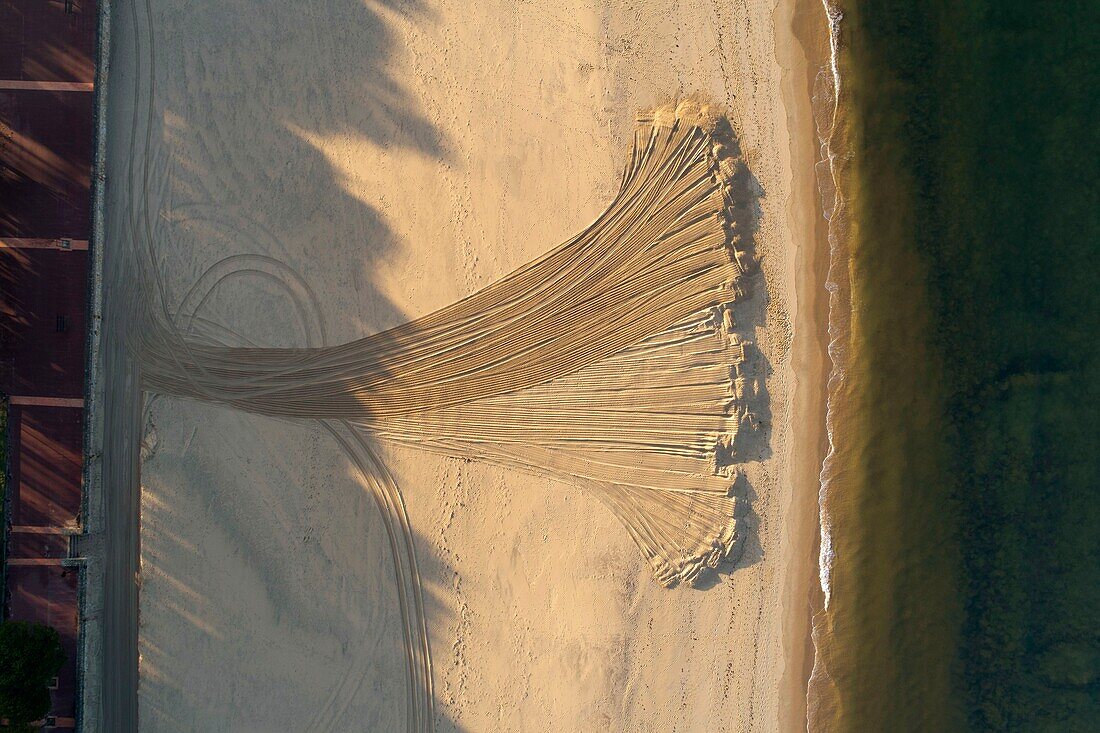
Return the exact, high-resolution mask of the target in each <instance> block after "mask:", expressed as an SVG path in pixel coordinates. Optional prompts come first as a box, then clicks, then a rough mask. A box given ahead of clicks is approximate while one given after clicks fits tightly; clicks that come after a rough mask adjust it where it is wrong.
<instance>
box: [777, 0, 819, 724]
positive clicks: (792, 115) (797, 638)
mask: <svg viewBox="0 0 1100 733" xmlns="http://www.w3.org/2000/svg"><path fill="white" fill-rule="evenodd" d="M774 18H775V22H776V48H777V52H776V55H777V59H778V61H779V63H780V65H781V66H782V68H783V81H782V99H781V102H782V104H783V107H784V110H785V111H786V112H787V120H788V123H787V124H788V132H789V135H790V139H789V145H790V159H791V166H790V167H791V176H792V194H791V200H790V205H789V209H788V220H789V222H790V226H791V229H792V231H793V232H795V233H796V241H797V242H799V246H798V248H797V251H796V254H795V262H794V273H793V276H794V283H793V289H792V292H793V293H794V304H793V305H794V307H793V308H792V315H793V318H794V337H793V341H792V345H791V372H792V378H793V384H794V397H793V400H792V408H791V409H792V428H796V427H797V429H794V430H793V435H794V440H793V446H792V451H791V469H790V470H791V479H792V482H793V491H792V496H791V501H790V507H789V510H788V515H787V519H786V526H787V533H788V536H789V540H790V543H791V548H790V552H791V553H792V554H791V556H790V557H789V558H787V562H788V564H789V569H788V573H787V575H788V577H787V582H786V588H785V589H784V594H785V596H784V602H783V606H784V609H785V613H784V616H785V618H784V622H783V623H784V634H783V638H784V646H785V650H784V656H785V669H784V673H783V676H782V681H781V684H782V691H781V693H780V695H781V701H782V703H781V706H780V720H779V727H780V729H781V730H806V729H807V725H808V717H807V716H808V707H807V695H808V692H809V689H808V685H809V682H810V677H811V673H812V671H813V668H814V661H815V651H814V644H813V637H812V629H813V625H812V615H813V611H814V609H815V608H818V607H819V606H820V601H821V596H822V592H821V586H820V583H819V580H818V573H817V568H818V565H817V557H818V551H819V546H820V535H819V508H820V507H819V491H820V473H821V466H822V462H823V461H824V459H825V456H826V453H827V450H828V438H827V434H826V426H825V418H826V398H827V383H828V379H829V374H830V372H831V361H830V359H829V355H828V339H829V334H828V327H829V296H828V293H827V291H826V288H825V283H826V279H827V277H828V271H829V265H830V259H831V258H830V246H829V227H828V221H827V220H826V218H825V216H824V211H823V208H822V199H821V195H820V192H819V190H818V181H817V176H816V166H817V163H818V157H819V155H818V151H819V145H818V138H817V131H816V129H815V125H814V111H813V106H812V97H813V91H814V85H815V80H816V79H817V76H818V74H819V73H820V71H821V69H822V68H824V67H825V65H826V64H827V63H828V27H827V25H826V22H825V16H824V14H823V9H822V6H821V5H820V3H818V2H815V1H813V0H782V1H781V2H780V3H778V4H777V6H776V10H775V15H774Z"/></svg>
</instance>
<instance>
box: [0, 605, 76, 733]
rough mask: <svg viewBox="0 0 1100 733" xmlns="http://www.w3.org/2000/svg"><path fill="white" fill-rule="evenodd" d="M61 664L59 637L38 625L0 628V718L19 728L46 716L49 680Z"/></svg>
mask: <svg viewBox="0 0 1100 733" xmlns="http://www.w3.org/2000/svg"><path fill="white" fill-rule="evenodd" d="M64 663H65V652H64V651H63V650H62V649H61V637H60V636H59V635H58V633H57V631H55V630H54V629H52V628H50V627H49V626H44V625H42V624H35V623H28V622H25V621H5V622H3V623H2V624H0V717H4V718H7V719H8V722H9V724H10V725H13V726H22V725H26V724H27V723H29V722H31V721H33V720H40V719H42V718H44V717H45V716H46V714H47V713H49V712H50V691H49V689H48V685H49V682H50V680H51V679H52V678H53V677H54V676H55V675H57V672H58V670H60V669H61V665H62V664H64Z"/></svg>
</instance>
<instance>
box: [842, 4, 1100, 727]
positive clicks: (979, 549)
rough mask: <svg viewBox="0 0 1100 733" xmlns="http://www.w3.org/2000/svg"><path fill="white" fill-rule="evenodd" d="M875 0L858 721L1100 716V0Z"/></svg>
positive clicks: (856, 296) (856, 630)
mask: <svg viewBox="0 0 1100 733" xmlns="http://www.w3.org/2000/svg"><path fill="white" fill-rule="evenodd" d="M853 5H854V7H851V6H850V7H848V8H846V18H845V21H844V23H843V26H842V27H843V33H844V38H845V39H846V43H847V45H846V50H845V52H844V55H843V58H842V69H843V72H842V73H843V77H844V80H845V84H846V85H847V93H848V96H847V99H846V110H847V113H848V116H849V123H850V126H849V129H850V134H849V139H848V143H849V148H850V150H851V151H852V152H853V153H854V157H853V163H852V165H851V167H850V169H849V173H850V175H851V178H850V186H851V189H850V193H851V203H852V209H851V214H852V227H853V239H852V242H853V244H852V266H851V277H852V296H853V304H854V306H853V327H852V339H853V340H852V343H853V346H854V348H855V353H854V355H853V357H852V365H851V370H850V372H851V373H850V378H849V380H848V383H847V386H846V389H847V391H848V394H847V400H846V405H847V406H846V408H845V420H844V421H843V422H844V425H843V428H844V435H843V440H844V441H846V448H845V450H844V453H843V456H842V459H843V460H842V465H841V470H842V471H843V473H844V481H843V483H844V486H845V489H846V492H847V493H846V495H845V496H844V497H842V498H841V499H839V500H838V502H839V505H838V511H837V512H836V513H835V514H836V522H835V524H836V526H835V542H836V546H837V558H838V559H837V564H836V570H835V574H834V580H833V589H834V591H833V592H834V595H835V596H836V597H837V606H836V610H835V614H834V616H835V619H834V621H833V624H834V627H835V636H836V641H837V646H838V651H837V652H836V654H835V656H836V661H835V663H834V664H832V665H831V667H832V672H833V677H834V680H835V683H836V684H837V689H838V694H839V706H840V711H839V716H838V718H837V719H838V720H840V721H842V723H841V724H840V725H837V726H836V727H838V728H842V729H846V730H858V731H867V730H1020V731H1042V730H1052V731H1053V730H1057V731H1073V730H1082V731H1083V730H1097V729H1100V488H1098V486H1100V438H1098V434H1100V413H1098V410H1100V387H1098V385H1100V349H1098V345H1100V297H1098V293H1100V268H1098V266H1097V258H1098V257H1100V180H1098V176H1097V171H1098V170H1100V144H1098V143H1100V134H1098V130H1100V104H1098V101H1100V91H1098V90H1100V3H1096V2H1058V3H1033V2H1021V1H1019V0H1005V1H1000V2H997V1H994V0H970V1H966V2H964V1H963V0H958V1H956V2H946V1H936V2H921V3H917V2H913V1H912V0H905V1H904V2H902V1H900V0H859V1H858V2H856V3H854V4H853Z"/></svg>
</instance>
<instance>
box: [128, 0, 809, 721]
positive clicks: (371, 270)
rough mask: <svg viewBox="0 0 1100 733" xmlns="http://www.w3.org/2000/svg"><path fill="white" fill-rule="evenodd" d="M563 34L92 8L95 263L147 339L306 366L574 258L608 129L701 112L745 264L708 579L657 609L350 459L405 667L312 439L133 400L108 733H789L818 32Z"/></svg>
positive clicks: (733, 22) (351, 5)
mask: <svg viewBox="0 0 1100 733" xmlns="http://www.w3.org/2000/svg"><path fill="white" fill-rule="evenodd" d="M595 5H596V4H595V3H588V2H583V1H580V0H557V1H553V0H552V1H551V2H540V3H528V2H518V3H511V2H509V3H492V2H476V3H458V2H435V1H432V2H409V3H396V2H389V1H388V0H387V1H386V2H379V3H367V4H362V3H358V2H351V1H350V0H335V1H334V2H329V3H325V4H323V5H300V4H278V5H277V6H276V7H267V8H265V9H264V10H263V12H257V10H256V9H255V8H254V7H252V6H251V5H250V4H248V3H243V2H239V0H229V1H228V2H221V3H194V2H192V3H182V2H170V3H161V4H158V5H157V6H156V7H153V8H152V10H151V11H150V6H148V5H145V4H140V3H138V4H135V3H130V2H124V3H119V4H118V5H117V6H116V7H114V8H113V11H112V12H113V26H114V30H113V38H112V42H111V66H112V74H113V78H112V87H111V89H110V92H109V94H110V98H109V100H108V102H109V109H110V115H111V117H110V121H109V123H108V128H107V129H108V133H107V134H108V156H109V160H108V171H109V176H110V178H109V184H108V200H107V223H108V241H112V239H114V240H116V241H118V240H126V239H129V240H131V244H133V241H132V240H134V238H136V237H142V238H144V239H145V241H148V242H151V243H152V245H151V246H153V247H154V248H155V252H156V259H157V261H158V264H159V267H160V273H161V278H162V280H161V282H160V286H161V287H162V288H163V292H164V294H165V298H166V300H167V301H168V303H169V307H170V308H171V309H172V311H173V313H175V314H183V316H185V317H186V318H187V319H189V323H190V325H191V327H192V328H194V329H195V330H196V331H199V330H202V329H205V331H206V332H207V333H209V334H216V335H217V337H218V338H220V339H221V340H223V341H225V342H232V343H235V344H245V345H254V346H269V347H307V346H321V345H333V344H341V343H344V342H348V341H352V340H354V339H359V338H362V337H364V336H367V335H370V334H373V333H377V332H379V331H382V330H384V329H388V328H392V327H395V326H399V325H401V324H403V323H406V322H407V321H410V320H412V319H416V318H419V317H422V316H425V315H427V314H430V313H432V312H434V311H437V310H439V309H441V308H444V307H446V306H449V305H450V304H452V303H454V302H456V301H459V300H460V299H462V298H464V297H466V296H469V295H471V294H472V293H475V292H477V291H479V290H481V289H482V288H484V287H486V286H488V285H490V284H491V283H494V282H497V281H499V280H500V279H501V278H503V277H504V276H506V275H508V274H509V273H511V272H513V271H515V270H516V269H517V268H519V267H521V266H523V265H525V264H526V263H528V262H531V261H534V260H536V259H537V258H539V257H541V256H543V255H544V254H545V253H546V252H548V251H551V250H553V249H554V248H555V247H556V246H558V245H559V244H561V243H562V242H565V241H567V240H569V239H570V238H571V237H573V236H574V235H576V234H577V233H579V232H581V231H582V230H584V229H585V228H586V227H588V226H589V225H590V224H591V223H592V222H593V221H594V220H595V219H596V218H597V217H598V216H599V215H600V213H601V212H602V211H604V209H605V208H606V207H607V206H608V204H609V203H610V202H611V201H612V199H613V197H614V196H615V194H616V191H617V190H618V188H619V184H620V179H621V178H622V176H623V170H624V167H625V166H626V165H627V162H628V160H629V155H630V150H631V147H630V145H631V140H632V129H633V128H634V126H635V116H636V115H637V113H638V112H639V111H642V110H646V109H651V108H654V107H655V106H657V105H660V104H662V103H664V102H667V101H669V100H674V99H679V98H682V97H684V96H686V95H690V94H701V95H704V96H705V97H706V98H709V99H711V100H713V101H714V102H715V103H717V104H719V105H721V106H722V107H723V108H724V109H725V113H726V115H727V116H728V119H729V122H730V124H731V126H732V130H733V132H734V133H735V135H736V147H737V148H738V152H739V156H740V159H741V160H742V161H743V164H744V170H745V171H746V174H745V175H744V176H742V178H741V179H740V181H739V182H740V184H741V186H742V188H743V190H744V192H745V194H744V196H743V197H742V198H741V199H739V200H738V201H737V206H736V211H737V215H738V221H737V225H738V226H739V227H741V231H743V235H742V239H743V240H744V241H743V245H744V247H745V248H746V249H747V250H748V251H749V252H750V253H751V255H752V257H753V259H754V260H755V261H756V262H758V266H754V267H753V268H752V269H751V270H750V271H749V272H748V273H747V274H746V275H745V278H744V296H743V298H741V299H740V300H739V302H738V304H737V307H736V310H735V312H734V319H735V321H736V327H737V333H738V334H739V336H741V337H743V338H744V339H745V340H746V341H748V342H750V343H751V344H752V348H751V350H749V351H747V352H746V359H745V364H744V368H745V370H746V373H747V374H748V378H749V379H751V380H752V382H753V384H757V385H758V386H759V389H757V390H756V391H755V392H753V395H752V396H751V397H750V398H748V405H749V407H750V408H751V410H752V413H753V415H754V420H755V422H756V423H758V428H757V430H756V433H755V434H754V436H753V437H752V439H751V440H748V441H747V442H746V443H745V445H744V448H745V450H743V451H742V453H741V454H740V455H739V457H738V461H737V464H736V469H737V471H738V472H739V476H740V478H738V481H737V485H736V486H735V491H736V492H738V495H737V499H738V504H737V506H738V509H737V531H738V535H739V538H740V540H739V542H738V544H737V548H736V551H735V552H734V553H733V556H732V557H731V558H730V559H729V561H727V562H724V563H721V564H719V566H718V567H717V568H716V570H714V571H709V572H708V573H706V574H705V575H704V576H703V577H702V578H701V579H700V580H699V581H698V582H696V583H695V584H694V585H693V584H690V583H681V584H679V585H677V586H676V587H673V588H663V587H661V585H659V584H658V583H657V582H655V580H654V574H653V572H652V570H651V568H650V567H649V565H647V563H646V561H645V559H644V558H643V557H642V556H641V555H640V554H639V551H638V548H637V547H636V546H635V544H634V543H633V542H632V541H631V537H630V535H629V534H628V533H627V531H625V530H624V527H623V525H622V524H621V523H620V522H619V521H618V520H617V519H616V517H615V516H614V515H613V514H612V513H611V512H610V511H608V509H607V508H606V507H605V505H604V504H603V503H601V502H600V501H599V500H598V499H597V498H596V497H594V496H593V495H592V494H591V493H590V492H586V491H584V490H582V489H581V488H578V487H577V486H576V485H574V484H571V483H570V482H569V481H565V480H559V479H557V478H551V477H545V476H537V475H532V474H530V473H523V472H519V471H515V470H511V469H509V468H506V467H502V466H497V465H492V464H490V463H486V462H482V461H475V460H470V459H468V458H447V457H444V456H440V455H437V454H435V453H433V452H430V451H427V450H419V449H417V447H416V446H415V445H403V446H402V445H396V444H394V443H388V442H385V441H383V442H380V443H379V445H378V450H379V451H380V455H379V457H380V458H381V462H382V463H383V464H384V465H385V466H386V467H387V469H388V471H389V473H390V474H392V479H393V484H394V485H396V486H397V487H399V489H400V492H401V495H402V497H403V500H404V502H405V507H406V510H407V517H408V534H407V535H406V537H407V539H410V540H411V541H412V543H413V545H414V546H415V559H416V563H417V566H418V567H417V568H416V570H417V572H418V576H419V587H420V593H422V597H423V608H422V613H423V624H424V628H425V629H426V637H427V642H428V647H425V648H423V649H414V650H410V649H409V648H408V644H407V643H406V634H405V632H404V631H403V630H404V629H407V628H409V625H410V621H409V619H408V618H406V617H405V616H403V610H402V609H406V610H408V609H409V608H413V606H415V604H413V606H409V605H408V603H405V604H404V605H403V602H402V598H403V597H404V595H403V594H404V593H405V591H403V590H400V589H399V587H398V586H399V584H398V583H395V580H394V566H393V560H392V554H393V553H392V549H393V547H394V546H395V545H394V544H393V543H394V540H393V538H392V537H390V536H389V534H388V528H387V526H386V525H385V524H384V522H383V521H382V520H381V518H380V516H379V512H378V510H377V508H376V506H375V503H374V502H373V501H372V500H371V497H370V495H369V494H368V492H367V490H366V488H365V486H364V483H363V481H362V478H361V476H360V473H359V472H358V471H357V470H356V467H355V466H354V465H353V464H352V463H351V462H350V461H349V460H348V457H347V454H346V453H345V451H342V450H341V449H340V446H339V444H338V442H337V440H334V436H333V434H331V433H330V432H328V431H326V430H325V429H324V428H323V427H322V426H320V425H318V424H314V423H310V422H305V421H290V420H283V419H278V418H269V417H260V416H256V415H249V414H245V413H243V412H239V411H234V410H231V409H229V408H225V407H214V406H209V405H204V404H201V403H198V402H193V401H189V400H183V399H177V398H169V397H163V396H156V395H150V396H149V397H148V398H147V403H146V406H145V412H144V415H143V420H144V439H143V442H142V468H141V517H140V521H141V535H140V537H141V569H140V628H139V640H138V642H139V647H138V648H139V653H140V666H139V675H140V681H139V690H138V705H139V717H140V724H141V728H142V730H147V731H175V730H214V729H223V730H257V731H259V730H337V731H339V730H400V729H403V728H406V726H407V725H408V722H409V720H410V719H414V718H417V716H420V717H419V720H420V721H421V722H420V725H419V727H420V728H422V729H423V728H428V727H430V726H432V725H434V727H435V728H436V729H437V730H442V731H446V730H455V731H488V730H562V731H572V730H576V731H581V730H632V731H635V730H652V731H694V730H705V729H710V728H712V727H714V726H715V725H718V724H721V725H722V726H723V727H724V728H728V729H730V730H760V731H768V730H794V729H799V730H805V683H806V679H807V677H808V675H809V672H810V668H811V666H812V661H813V660H812V648H811V647H810V645H809V620H810V608H811V598H812V594H813V593H814V590H815V589H814V583H815V582H816V560H817V556H816V541H817V523H816V522H817V496H818V483H817V480H818V474H819V472H820V466H821V460H822V457H823V454H824V447H825V446H824V436H823V427H824V413H823V410H824V404H823V398H824V389H823V383H824V379H825V377H826V374H827V370H826V363H827V362H826V354H825V349H824V340H823V339H824V335H823V329H824V325H825V318H826V314H825V307H826V305H827V304H826V303H825V302H824V291H823V288H822V283H823V278H824V271H825V268H826V266H827V264H828V263H827V257H828V252H827V247H826V246H825V245H824V243H823V241H822V232H821V228H820V227H819V226H818V221H819V216H820V211H819V206H820V202H819V201H818V197H817V195H816V192H815V189H814V186H815V181H814V163H815V162H816V159H817V154H818V149H817V146H816V142H815V139H814V133H813V126H812V116H811V110H810V90H811V88H812V81H813V79H814V78H815V76H816V72H817V69H818V67H819V65H820V63H821V60H820V53H821V47H820V38H818V37H817V36H816V35H815V34H816V32H817V31H815V27H816V26H815V23H817V21H820V25H821V26H823V24H824V18H823V17H819V16H818V15H817V14H816V13H818V12H819V10H820V9H819V7H818V5H817V4H816V3H808V4H805V5H797V4H796V3H795V2H794V0H779V2H778V3H774V2H748V3H743V4H740V5H731V6H728V7H727V6H718V5H710V4H707V3H703V2H686V3H667V4H665V3H647V4H645V5H644V8H641V7H637V6H635V5H633V4H631V3H619V2H615V3H612V4H611V5H610V6H609V7H594V6H595ZM276 9H278V10H285V11H286V12H285V13H276V12H274V10H276ZM150 13H151V14H150ZM796 28H797V31H796ZM804 44H805V47H808V48H810V52H809V56H810V57H811V59H810V60H807V52H806V51H805V50H804ZM815 44H816V45H815ZM135 151H136V152H135ZM135 211H140V212H143V214H144V215H145V216H146V217H147V219H148V221H149V222H151V224H150V226H149V227H148V228H146V229H144V230H142V229H141V228H140V227H133V226H131V225H130V223H131V222H132V221H133V212H135ZM142 246H145V244H144V243H143V244H142ZM123 287H125V284H124V283H122V282H114V283H111V282H108V283H107V290H106V296H107V298H110V297H111V288H116V289H119V288H123ZM212 338H213V336H212ZM399 544H400V541H398V545H399ZM407 600H408V599H407V598H406V601H407ZM414 610H415V608H414ZM429 647H430V654H429V651H428V648H429ZM410 659H412V660H414V666H415V664H422V665H427V664H428V662H429V660H430V667H427V669H428V670H429V675H430V682H431V691H430V703H431V704H430V706H425V705H423V704H422V703H423V701H420V702H417V696H416V695H415V694H412V693H411V692H410V685H411V684H413V683H415V682H416V680H415V679H414V680H410V678H409V676H408V671H407V670H408V666H409V665H408V661H409V660H410Z"/></svg>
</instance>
